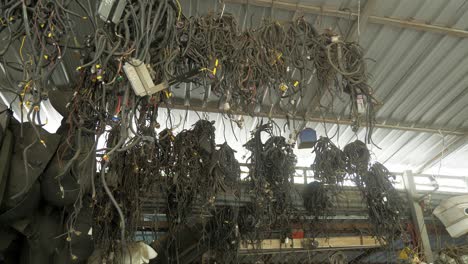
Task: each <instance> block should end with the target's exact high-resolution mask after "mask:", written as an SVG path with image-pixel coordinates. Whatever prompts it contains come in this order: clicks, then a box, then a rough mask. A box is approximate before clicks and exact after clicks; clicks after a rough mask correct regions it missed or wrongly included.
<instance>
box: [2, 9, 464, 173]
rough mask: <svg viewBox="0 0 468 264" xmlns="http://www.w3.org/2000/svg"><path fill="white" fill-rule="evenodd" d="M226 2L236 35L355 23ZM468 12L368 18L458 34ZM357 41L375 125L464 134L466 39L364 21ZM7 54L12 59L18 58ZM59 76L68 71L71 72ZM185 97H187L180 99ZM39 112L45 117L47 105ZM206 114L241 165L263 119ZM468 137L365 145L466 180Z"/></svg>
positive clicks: (196, 97) (198, 90) (196, 100)
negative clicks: (375, 103) (276, 24)
mask: <svg viewBox="0 0 468 264" xmlns="http://www.w3.org/2000/svg"><path fill="white" fill-rule="evenodd" d="M222 2H223V1H219V0H204V1H191V0H180V3H181V4H182V7H183V12H184V14H186V15H187V16H192V15H202V14H204V13H207V12H210V11H221V10H222V8H223V4H222ZM224 2H226V4H225V6H224V9H225V12H226V13H232V14H234V15H235V16H236V17H237V20H238V25H239V28H240V29H242V28H247V27H251V26H252V25H258V24H259V23H260V22H261V21H262V20H263V19H274V20H279V21H290V20H292V19H293V18H294V17H298V16H304V19H306V20H307V21H311V22H313V23H314V24H315V25H316V27H317V28H321V29H324V28H331V29H333V30H334V31H336V32H339V33H341V34H346V32H347V31H348V30H349V28H350V27H351V25H352V24H353V21H350V20H348V19H347V18H339V17H330V16H324V15H321V14H307V13H303V10H298V12H295V11H294V10H284V9H280V8H278V7H277V6H278V4H275V3H277V2H279V1H275V2H274V3H273V4H272V5H269V6H268V5H266V6H265V4H264V5H263V6H258V5H255V4H238V3H233V1H228V0H226V1H224ZM234 2H235V1H234ZM245 2H248V1H245ZM250 2H255V1H253V0H252V1H250ZM262 2H264V3H267V2H269V1H266V0H265V1H262ZM282 2H289V3H293V4H298V5H310V6H316V7H317V6H318V7H323V8H324V9H325V8H329V9H337V10H341V11H343V12H350V13H358V11H359V12H360V11H362V10H363V7H364V6H365V5H366V3H367V1H366V0H333V1H330V0H329V1H325V0H308V1H306V0H302V1H295V0H283V1H282ZM359 4H360V6H359ZM467 10H468V4H466V1H464V0H450V1H448V0H444V1H439V0H431V1H425V0H412V1H405V0H386V1H378V3H377V5H376V7H375V10H374V11H373V12H372V13H371V15H373V16H379V17H390V18H398V19H402V20H405V21H419V22H424V23H428V24H435V25H441V26H446V27H454V28H457V29H462V30H463V29H467V28H468V12H467ZM81 31H83V32H81ZM85 31H86V30H84V29H80V32H81V33H80V34H81V35H83V34H85V33H84V32H85ZM359 42H360V44H361V45H362V47H363V48H364V50H365V54H366V57H367V58H370V60H368V69H369V72H370V74H371V79H370V85H371V86H372V87H373V88H374V89H375V94H376V96H377V97H378V98H379V99H381V100H382V101H383V102H384V105H383V106H382V107H381V108H380V109H379V111H378V112H377V121H378V122H379V123H381V124H387V125H395V126H406V127H429V128H433V129H435V131H437V129H444V130H457V131H468V121H467V120H468V111H466V110H467V109H466V108H467V106H468V87H467V86H466V85H465V83H467V81H468V79H467V78H468V77H467V76H466V74H465V73H466V72H468V45H467V44H468V39H466V38H460V37H455V36H452V35H443V34H439V33H433V32H424V31H421V30H415V29H410V28H402V27H396V26H389V25H382V24H377V23H371V22H369V23H368V26H367V27H366V30H365V31H362V32H360V36H359ZM72 55H73V54H71V55H70V56H72ZM11 56H17V54H12V55H11ZM66 59H67V58H66ZM66 61H67V60H66ZM66 66H68V64H67V65H66ZM65 70H68V72H73V69H71V70H70V69H65ZM65 77H66V76H65ZM65 79H66V78H65ZM315 90H316V89H309V90H307V91H305V92H304V97H303V98H302V99H301V101H300V102H299V103H298V113H305V112H306V111H307V109H308V108H310V104H311V102H312V100H313V99H314V97H315V93H316V91H315ZM205 91H206V90H205V89H204V88H202V87H195V85H192V84H188V85H180V87H179V88H176V87H174V88H173V94H174V95H175V100H174V101H175V102H176V104H182V103H183V102H188V103H189V104H190V105H191V106H198V107H201V106H202V104H203V99H204V97H205ZM208 91H209V89H208ZM188 94H189V95H190V98H188V97H186V96H187V95H188ZM4 97H5V99H6V100H5V101H7V102H9V101H10V99H11V98H10V97H12V95H7V94H4ZM6 97H8V98H6ZM270 97H272V95H270V94H266V95H265V100H264V102H263V111H268V110H269V109H270V106H271V102H272V101H273V100H274V99H272V98H270ZM185 99H187V100H185ZM218 100H219V98H217V97H216V96H215V95H213V94H212V93H211V94H210V96H209V97H208V101H207V108H206V110H210V109H211V110H213V109H215V110H217V109H218ZM327 102H328V103H330V101H329V98H328V97H326V96H325V97H324V98H323V99H322V104H327ZM14 107H17V106H14ZM42 109H44V111H45V110H47V107H43V108H42ZM42 109H41V110H42ZM332 109H333V111H330V113H327V114H328V116H327V117H329V116H331V117H336V118H346V117H347V111H348V99H347V98H343V100H335V101H334V102H333V108H332ZM274 110H276V109H274ZM309 110H310V109H309ZM317 110H318V109H312V111H311V112H310V115H312V116H313V117H320V113H319V112H318V111H317ZM17 112H18V111H17ZM49 112H50V113H52V112H53V111H52V110H51V111H49ZM173 113H174V114H176V115H178V116H180V118H181V119H182V120H183V119H184V117H185V115H186V113H185V111H179V110H174V111H173ZM44 114H47V113H44ZM188 116H189V118H188V119H187V121H186V124H185V127H188V126H189V125H191V124H193V123H194V122H195V121H196V120H197V119H198V116H197V115H196V114H195V113H193V112H189V114H188ZM207 116H208V119H212V120H215V121H216V124H217V126H218V129H217V138H218V141H221V142H222V141H224V140H225V139H226V140H227V141H228V143H229V144H230V145H232V146H233V147H234V148H235V149H237V150H238V157H239V158H240V159H241V160H243V159H242V157H243V156H244V155H245V154H246V150H245V149H244V148H243V147H242V145H243V144H244V143H245V142H246V140H247V139H248V137H249V134H250V131H251V130H252V129H253V128H255V126H256V124H257V122H258V121H259V120H261V118H252V117H244V119H245V120H244V126H243V128H242V129H241V128H238V127H236V125H235V124H234V128H233V130H234V133H233V132H232V131H231V130H232V129H231V123H230V122H229V119H225V118H223V116H222V115H220V114H207ZM235 118H238V117H235ZM53 120H56V121H55V123H57V122H59V121H60V117H58V116H57V115H56V114H54V115H52V116H50V118H49V122H50V123H51V124H49V126H50V127H52V126H53V123H54V122H52V121H53ZM274 121H275V122H276V123H277V124H278V126H279V127H280V128H281V130H283V127H286V121H285V120H284V119H283V120H281V119H274ZM290 125H291V126H290V128H292V129H293V128H297V127H298V126H299V125H300V122H299V121H296V122H295V123H293V122H292V121H291V123H290ZM306 126H307V127H311V128H314V129H316V130H317V132H318V135H319V136H327V135H328V136H333V135H334V141H335V143H336V144H337V145H339V146H340V147H343V146H344V145H346V144H347V143H349V142H351V141H353V140H355V139H363V138H364V135H365V130H363V129H362V130H360V131H359V132H358V133H354V132H353V131H352V130H351V129H350V127H349V126H347V125H336V124H323V123H317V122H307V124H306ZM55 127H56V126H55ZM55 127H54V128H55ZM224 131H226V133H224ZM282 132H283V134H286V136H288V134H289V132H288V131H282ZM236 138H237V140H236ZM466 139H467V138H466V137H464V136H460V135H445V134H443V133H427V132H426V133H422V132H416V131H405V130H398V129H393V130H392V129H386V128H376V129H375V130H374V133H373V141H374V142H375V144H376V146H378V147H380V149H379V148H378V147H376V146H370V147H371V149H372V151H373V154H374V155H373V157H374V159H375V160H376V161H380V162H382V163H384V164H385V165H386V166H387V167H388V168H389V169H390V170H392V171H395V172H402V171H403V170H408V169H410V170H418V169H419V168H421V166H423V165H424V164H426V163H427V162H428V161H431V160H433V161H434V162H432V163H430V164H427V165H429V166H427V168H425V169H424V170H423V171H421V173H428V174H431V173H434V174H438V173H439V172H440V173H441V174H448V175H464V176H468V162H465V160H467V159H468V147H467V146H466V145H467V144H466V143H467V142H466V141H467V140H466ZM452 146H459V147H454V149H455V151H453V153H452V151H451V150H450V147H452ZM443 150H445V151H444V153H442V151H443ZM441 153H442V154H443V155H441ZM297 155H298V160H299V162H298V165H300V166H309V165H310V164H311V163H312V161H313V158H314V157H313V155H311V153H310V150H297ZM437 156H442V157H443V160H442V163H440V159H434V157H437Z"/></svg>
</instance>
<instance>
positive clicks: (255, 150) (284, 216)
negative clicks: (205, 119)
mask: <svg viewBox="0 0 468 264" xmlns="http://www.w3.org/2000/svg"><path fill="white" fill-rule="evenodd" d="M262 132H266V133H268V134H269V135H270V138H269V139H268V140H267V141H266V142H265V143H263V142H262V140H261V133H262ZM271 133H272V131H271V124H263V125H260V126H259V127H258V128H257V129H256V130H255V131H254V132H253V133H252V135H253V137H252V139H250V140H249V141H248V142H247V143H246V144H245V146H246V148H247V149H248V150H249V151H250V152H251V156H250V157H249V161H250V162H251V164H252V165H251V166H250V168H249V177H250V179H251V181H250V184H251V190H250V191H251V196H252V202H251V205H250V207H248V209H246V210H245V212H244V213H245V214H243V215H242V218H243V220H242V223H243V224H242V228H246V229H247V230H252V229H255V232H254V234H253V237H252V236H251V238H252V240H260V239H261V235H266V234H265V233H266V232H267V231H268V230H269V229H270V227H271V226H276V227H278V228H279V229H281V228H288V223H289V217H290V212H291V211H292V201H291V197H290V183H289V180H290V179H291V178H292V177H293V175H294V172H295V164H296V156H295V155H294V154H293V150H292V146H291V145H289V144H287V143H286V139H285V138H284V137H276V136H271V135H272V134H271ZM249 208H250V209H249ZM249 219H250V220H249ZM252 225H253V226H252ZM253 227H255V228H253Z"/></svg>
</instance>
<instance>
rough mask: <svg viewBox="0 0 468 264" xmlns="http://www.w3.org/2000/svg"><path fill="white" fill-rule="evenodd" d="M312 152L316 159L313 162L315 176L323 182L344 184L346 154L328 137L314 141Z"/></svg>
mask: <svg viewBox="0 0 468 264" xmlns="http://www.w3.org/2000/svg"><path fill="white" fill-rule="evenodd" d="M312 153H314V154H315V160H314V163H313V164H312V171H313V172H314V178H316V179H317V180H318V181H320V182H322V183H323V184H330V185H337V184H340V183H341V184H342V183H343V181H344V179H345V176H346V156H345V154H344V153H343V151H341V150H340V149H339V148H338V147H337V146H335V144H333V142H331V140H330V139H329V138H327V137H320V139H318V140H317V141H315V142H314V145H313V150H312Z"/></svg>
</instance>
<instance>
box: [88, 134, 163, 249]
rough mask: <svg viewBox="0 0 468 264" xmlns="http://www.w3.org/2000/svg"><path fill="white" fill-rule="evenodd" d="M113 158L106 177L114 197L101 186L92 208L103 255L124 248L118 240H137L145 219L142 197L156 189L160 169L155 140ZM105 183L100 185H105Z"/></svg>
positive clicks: (96, 233) (94, 226)
mask: <svg viewBox="0 0 468 264" xmlns="http://www.w3.org/2000/svg"><path fill="white" fill-rule="evenodd" d="M114 159H115V160H116V161H118V162H113V163H111V164H110V166H109V167H108V171H107V173H106V175H105V176H104V177H105V178H106V183H105V184H106V185H108V188H109V189H110V190H111V192H112V195H113V198H110V197H109V196H108V194H107V193H105V192H104V191H103V190H104V188H98V189H97V190H98V192H97V197H96V199H95V201H96V204H95V206H94V211H93V221H94V223H93V230H94V231H93V233H94V236H93V237H94V240H95V243H96V245H97V246H99V248H101V250H103V252H104V253H105V254H103V256H108V255H109V253H110V252H118V251H119V250H120V249H121V248H120V246H118V245H119V244H118V243H115V241H121V243H122V244H125V243H126V242H127V241H129V240H130V241H132V240H133V239H134V234H135V232H136V231H137V228H138V226H139V225H140V222H141V218H142V210H141V207H142V200H141V198H143V197H148V196H149V194H150V193H152V192H154V190H155V187H156V184H157V178H158V177H159V169H160V164H159V154H158V151H157V147H156V143H155V142H154V143H153V144H149V143H146V144H141V145H137V146H135V147H133V148H131V149H130V150H128V151H126V152H120V153H118V154H117V155H115V156H114ZM102 184H104V183H99V184H98V185H97V186H99V187H103V186H102ZM111 199H115V200H116V201H117V203H118V205H119V210H121V212H122V214H123V224H122V219H121V217H122V216H120V215H119V214H120V212H119V210H115V208H114V206H115V205H114V204H113V201H112V200H111ZM121 231H122V232H124V233H123V235H122V233H121Z"/></svg>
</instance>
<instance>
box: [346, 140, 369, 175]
mask: <svg viewBox="0 0 468 264" xmlns="http://www.w3.org/2000/svg"><path fill="white" fill-rule="evenodd" d="M343 152H344V154H345V156H346V172H347V173H348V174H351V175H354V176H355V177H354V179H355V180H357V181H359V175H360V174H362V173H365V172H366V171H367V168H368V166H369V162H370V153H369V149H368V148H367V146H366V144H365V143H364V142H362V141H360V140H356V141H354V142H352V143H349V144H348V145H346V146H345V147H344V149H343ZM358 184H359V183H358Z"/></svg>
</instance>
